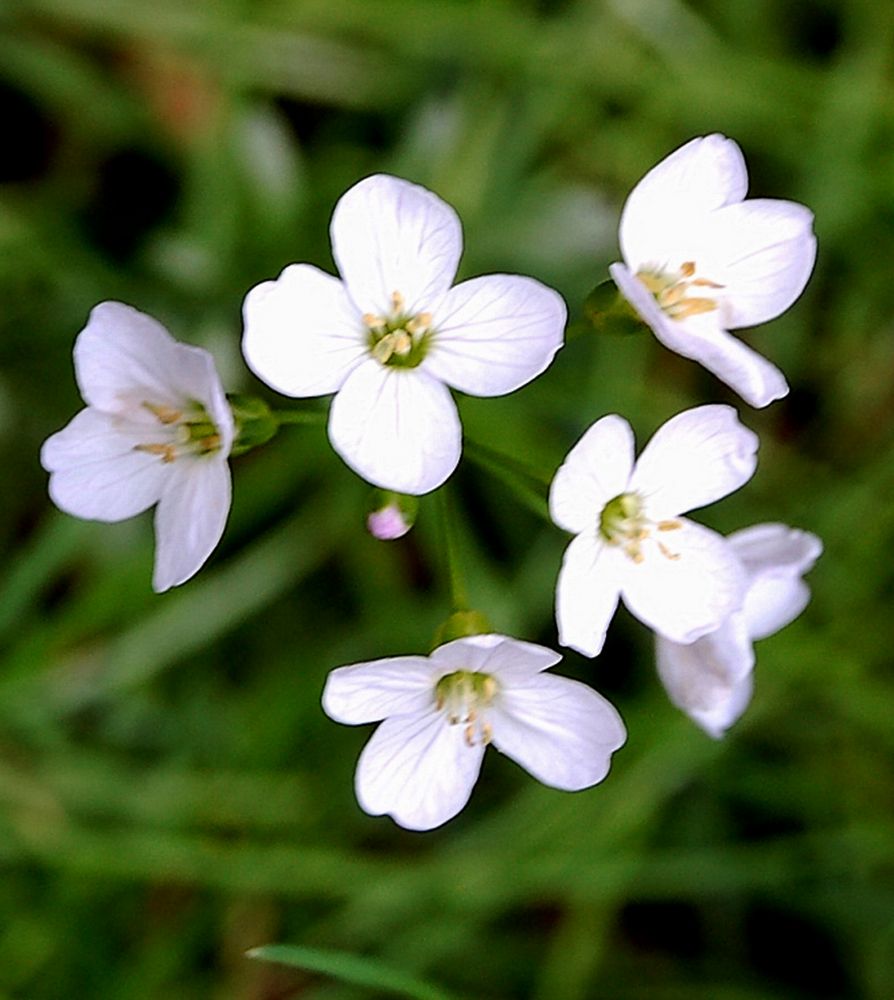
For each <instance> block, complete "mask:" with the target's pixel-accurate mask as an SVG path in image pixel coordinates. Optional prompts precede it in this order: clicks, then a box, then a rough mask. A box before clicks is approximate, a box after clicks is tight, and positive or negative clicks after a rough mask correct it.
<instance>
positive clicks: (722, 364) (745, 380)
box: [609, 264, 788, 408]
mask: <svg viewBox="0 0 894 1000" xmlns="http://www.w3.org/2000/svg"><path fill="white" fill-rule="evenodd" d="M609 272H610V273H611V276H612V280H613V281H614V282H615V284H616V285H617V286H618V288H619V290H620V291H621V293H622V294H623V295H624V297H625V298H626V299H627V301H628V302H629V303H630V304H631V305H632V306H633V308H634V309H635V310H636V311H637V313H639V315H640V318H641V319H642V320H643V321H644V322H645V323H646V324H648V326H649V327H650V328H651V329H652V332H653V333H654V334H655V336H656V337H657V338H658V340H660V341H661V343H662V344H664V346H665V347H667V348H669V349H670V350H672V351H674V352H675V353H677V354H679V355H681V356H682V357H684V358H689V359H690V360H691V361H697V362H698V363H699V364H700V365H701V366H702V367H703V368H706V369H707V370H708V371H709V372H711V374H712V375H716V376H717V378H719V379H720V381H721V382H724V383H725V384H726V385H728V386H729V387H730V388H731V389H733V390H735V391H736V392H737V393H738V394H739V395H740V396H741V397H742V398H743V399H744V400H745V402H746V403H748V404H750V405H751V406H754V407H758V408H760V407H763V406H768V405H769V404H770V403H772V402H773V401H774V400H776V399H781V398H782V397H783V396H785V395H787V394H788V383H787V382H786V381H785V376H784V375H783V374H782V372H781V371H780V370H779V369H778V368H777V367H776V366H775V365H774V364H772V363H771V362H770V361H768V360H767V359H766V358H765V357H763V356H762V355H760V354H758V353H757V351H753V350H752V349H751V348H750V347H748V346H747V345H746V344H744V343H742V341H741V340H738V339H737V338H736V337H733V336H732V335H731V334H729V333H727V332H726V330H724V329H722V328H721V326H720V325H719V324H720V321H721V314H720V311H719V310H716V311H713V312H708V313H702V314H701V315H696V316H690V317H688V318H687V319H682V320H678V319H671V318H670V317H669V316H668V315H667V314H666V313H664V312H663V311H662V310H661V308H660V307H659V305H658V303H657V302H656V301H655V297H654V296H653V295H652V294H651V292H649V291H648V289H647V288H646V287H645V285H643V284H642V283H641V282H640V281H639V279H637V278H636V277H635V276H634V275H633V274H632V273H631V272H630V271H629V270H628V269H627V268H626V267H624V265H623V264H612V265H611V266H610V267H609Z"/></svg>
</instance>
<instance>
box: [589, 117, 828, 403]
mask: <svg viewBox="0 0 894 1000" xmlns="http://www.w3.org/2000/svg"><path fill="white" fill-rule="evenodd" d="M747 189H748V174H747V171H746V169H745V160H744V159H743V157H742V151H741V150H740V149H739V147H738V146H737V145H736V143H734V142H733V141H732V140H731V139H727V138H725V137H724V136H722V135H708V136H705V137H704V138H700V139H693V140H692V141H691V142H688V143H686V145H685V146H682V147H681V148H680V149H678V150H677V151H676V152H674V153H671V155H670V156H668V157H667V159H665V160H662V162H661V163H659V164H658V165H657V166H656V167H653V168H652V169H651V170H650V171H649V172H648V173H647V174H646V176H645V177H643V179H642V180H641V181H640V182H639V183H638V184H637V185H636V187H635V188H634V189H633V191H631V193H630V196H629V197H628V199H627V203H626V204H625V205H624V211H623V213H622V215H621V227H620V243H621V253H622V255H623V257H624V263H623V264H612V265H611V267H610V268H609V270H610V272H611V276H612V278H613V279H614V282H615V284H616V285H617V286H618V288H619V289H620V290H621V292H622V294H623V295H624V296H625V297H626V298H627V300H628V301H629V302H630V304H631V305H632V306H633V307H634V308H635V309H636V311H637V312H638V313H639V314H640V316H641V317H642V319H643V320H645V322H646V323H648V325H649V326H650V327H651V328H652V330H653V331H654V333H655V336H656V337H657V338H658V339H659V340H660V341H661V342H662V343H663V344H664V345H665V347H669V348H670V349H671V350H672V351H676V352H677V353H678V354H682V355H683V357H685V358H692V359H693V360H694V361H698V362H699V363H700V364H701V365H704V367H705V368H707V369H708V371H710V372H713V373H714V374H715V375H716V376H717V377H718V378H719V379H720V380H721V381H723V382H725V383H726V384H727V385H728V386H730V387H731V388H733V389H735V391H736V392H738V393H739V395H740V396H741V397H742V398H743V399H744V400H746V401H747V402H748V403H750V404H751V405H752V406H766V405H767V404H768V403H772V402H773V400H774V399H779V398H780V397H782V396H784V395H785V394H786V393H787V392H788V385H787V384H786V381H785V378H784V376H783V374H782V372H780V371H779V369H778V368H776V367H775V365H772V364H771V363H770V362H769V361H767V360H766V358H764V357H762V356H761V355H760V354H757V353H756V352H755V351H753V350H752V349H751V348H750V347H747V346H746V345H745V344H743V343H742V341H740V340H738V339H737V338H735V337H733V336H731V335H730V334H729V333H728V332H727V331H728V330H736V329H739V328H740V327H746V326H755V325H756V324H758V323H765V322H766V321H767V320H770V319H773V318H774V317H775V316H778V315H779V314H780V313H782V312H784V311H785V310H786V309H788V307H789V306H790V305H791V304H792V303H793V302H794V301H795V300H796V299H797V298H798V296H799V295H800V294H801V292H802V291H803V290H804V286H805V285H806V284H807V280H808V278H809V277H810V272H811V271H812V270H813V263H814V260H815V258H816V238H815V237H814V235H813V231H812V228H811V227H812V223H813V214H812V213H811V212H810V211H809V210H808V209H807V208H805V207H804V206H803V205H798V204H796V203H795V202H791V201H776V200H771V199H766V198H754V199H751V200H749V201H744V200H743V199H744V198H745V193H746V191H747Z"/></svg>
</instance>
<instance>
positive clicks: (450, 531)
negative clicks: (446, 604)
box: [436, 488, 469, 611]
mask: <svg viewBox="0 0 894 1000" xmlns="http://www.w3.org/2000/svg"><path fill="white" fill-rule="evenodd" d="M436 496H437V499H438V515H439V517H440V521H441V537H442V540H443V541H442V544H443V546H444V561H445V563H446V565H447V576H448V579H449V581H450V601H451V604H452V606H453V610H454V611H468V610H469V598H468V595H467V594H466V587H465V583H464V582H463V577H462V570H461V569H460V563H459V543H458V540H457V537H456V522H455V520H454V513H453V506H452V504H451V502H450V499H449V497H448V495H447V489H446V488H442V489H440V490H438V492H437V494H436Z"/></svg>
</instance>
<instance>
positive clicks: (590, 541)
mask: <svg viewBox="0 0 894 1000" xmlns="http://www.w3.org/2000/svg"><path fill="white" fill-rule="evenodd" d="M622 558H626V557H624V556H623V554H622V553H621V552H620V550H619V549H617V548H615V547H613V546H611V545H606V544H605V543H604V542H603V541H602V540H601V539H600V538H599V537H598V536H597V534H596V529H595V528H594V529H593V530H592V531H591V532H588V533H586V534H583V535H578V536H577V538H575V539H573V540H572V542H571V544H570V545H569V546H568V548H567V549H566V550H565V556H564V558H563V559H562V568H561V569H560V570H559V579H558V582H557V584H556V623H557V625H558V627H559V642H560V643H561V644H562V645H563V646H569V647H570V648H571V649H576V650H577V651H578V652H579V653H583V655H584V656H597V655H598V654H599V653H600V652H601V651H602V646H603V644H604V643H605V634H606V632H607V631H608V626H609V624H610V622H611V620H612V616H613V615H614V613H615V608H617V606H618V597H619V594H620V589H621V580H620V565H621V559H622Z"/></svg>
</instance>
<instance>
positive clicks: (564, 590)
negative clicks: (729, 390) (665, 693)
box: [549, 405, 758, 656]
mask: <svg viewBox="0 0 894 1000" xmlns="http://www.w3.org/2000/svg"><path fill="white" fill-rule="evenodd" d="M757 444H758V442H757V435H755V434H754V433H752V431H750V430H748V429H747V428H746V427H743V426H742V424H740V423H739V421H738V418H737V417H736V412H735V410H734V409H733V408H732V407H730V406H720V405H712V406H699V407H696V408H695V409H692V410H685V411H684V412H682V413H678V414H677V415H676V416H675V417H672V418H671V419H670V420H668V422H667V423H666V424H664V425H663V426H662V427H660V428H659V429H658V430H657V431H656V432H655V435H654V436H653V437H652V439H651V441H650V442H649V443H648V444H647V445H646V447H645V449H644V450H643V452H642V454H641V455H640V457H639V460H638V461H637V462H636V463H635V464H634V441H633V431H632V430H631V428H630V424H628V423H627V421H626V420H624V419H623V418H622V417H619V416H615V415H611V416H607V417H603V418H602V419H601V420H597V421H596V423H595V424H593V426H592V427H591V428H590V429H589V430H588V431H587V432H586V433H585V434H584V435H583V437H582V438H581V439H580V441H578V443H577V444H576V445H575V446H574V447H573V448H572V449H571V451H570V452H569V454H568V457H567V458H566V459H565V462H564V464H563V465H562V466H561V468H560V469H559V471H558V472H557V473H556V476H555V478H554V479H553V483H552V488H551V490H550V497H549V505H550V513H551V515H552V519H553V520H554V521H555V522H556V524H558V525H559V527H561V528H564V529H565V530H566V531H570V532H572V533H574V534H575V535H576V536H577V537H576V538H574V539H573V540H572V542H571V544H570V545H569V546H568V548H567V549H566V551H565V557H564V559H563V561H562V569H561V571H560V573H559V580H558V585H557V588H556V619H557V622H558V626H559V641H560V642H561V643H562V645H564V646H570V647H571V648H573V649H576V650H578V651H579V652H581V653H583V654H584V655H585V656H596V655H597V654H598V653H599V652H600V651H601V649H602V646H603V643H604V641H605V633H606V631H607V629H608V625H609V622H610V621H611V618H612V616H613V615H614V613H615V608H616V607H617V604H618V599H619V597H623V598H624V603H625V604H626V605H627V607H628V608H629V609H630V611H632V612H633V614H634V615H636V616H637V618H640V619H641V620H642V621H644V622H645V623H646V624H647V625H649V626H651V627H652V628H653V629H654V630H655V631H656V632H659V633H661V634H662V635H666V636H667V637H668V638H670V639H673V640H675V641H676V642H692V641H694V640H695V639H697V638H698V637H699V636H701V635H704V634H705V633H707V632H710V631H712V630H713V629H715V628H717V626H718V625H720V623H721V622H722V621H723V619H724V618H726V617H727V616H728V615H729V614H731V613H732V612H733V611H735V610H737V609H738V608H739V607H741V604H742V600H743V598H744V596H745V576H744V572H743V569H742V565H741V563H740V561H739V559H738V557H737V556H736V554H735V552H734V550H733V549H732V547H731V546H730V545H729V543H728V542H727V541H726V540H725V539H724V538H723V537H722V536H721V535H718V534H717V533H716V532H714V531H711V530H709V529H708V528H705V527H702V525H700V524H695V523H694V522H693V521H689V520H688V519H686V518H682V517H680V516H679V515H680V514H681V513H683V512H685V511H689V510H693V509H694V508H697V507H703V506H704V505H705V504H709V503H712V502H713V501H714V500H719V499H720V498H721V497H724V496H726V495H727V494H728V493H732V491H733V490H736V489H738V488H739V487H740V486H741V485H742V484H743V483H745V482H747V481H748V479H750V478H751V475H752V473H753V472H754V469H755V466H756V464H757V457H756V451H757Z"/></svg>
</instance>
